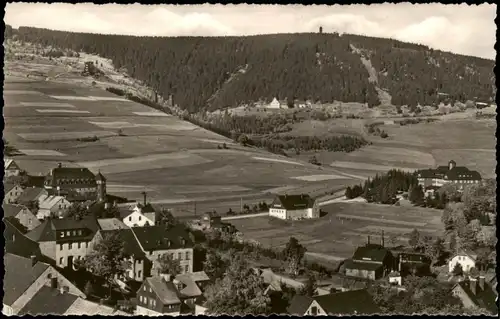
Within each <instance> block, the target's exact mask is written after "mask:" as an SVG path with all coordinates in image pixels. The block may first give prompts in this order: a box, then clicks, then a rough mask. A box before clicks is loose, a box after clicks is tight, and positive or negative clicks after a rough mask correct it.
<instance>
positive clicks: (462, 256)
mask: <svg viewBox="0 0 500 319" xmlns="http://www.w3.org/2000/svg"><path fill="white" fill-rule="evenodd" d="M476 260H477V255H476V254H474V253H470V252H466V251H462V252H459V253H458V254H455V256H453V258H451V259H450V261H449V262H448V270H449V272H450V273H452V272H453V269H455V266H456V265H457V264H459V265H460V266H462V270H463V271H464V272H469V271H470V270H471V269H472V268H475V267H476Z"/></svg>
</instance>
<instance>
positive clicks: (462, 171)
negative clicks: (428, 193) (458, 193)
mask: <svg viewBox="0 0 500 319" xmlns="http://www.w3.org/2000/svg"><path fill="white" fill-rule="evenodd" d="M417 179H418V184H419V185H421V186H422V187H423V188H424V189H425V188H427V187H429V186H437V187H441V186H443V185H446V184H456V185H458V186H459V187H460V188H463V186H464V185H468V184H478V183H479V182H481V174H479V172H477V171H471V170H469V169H468V168H467V167H465V166H457V163H456V162H455V161H453V160H451V161H450V162H449V163H448V166H438V168H436V169H425V170H419V171H418V172H417Z"/></svg>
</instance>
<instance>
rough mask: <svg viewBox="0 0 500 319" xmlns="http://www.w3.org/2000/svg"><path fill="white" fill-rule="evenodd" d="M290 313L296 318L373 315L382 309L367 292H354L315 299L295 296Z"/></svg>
mask: <svg viewBox="0 0 500 319" xmlns="http://www.w3.org/2000/svg"><path fill="white" fill-rule="evenodd" d="M288 313H289V314H290V315H295V316H320V315H323V316H325V315H330V316H335V315H373V314H377V313H380V309H379V308H378V306H377V305H376V304H375V302H374V301H373V297H372V296H371V295H370V294H369V293H368V291H367V290H352V291H345V292H336V293H331V294H326V295H322V296H315V297H308V296H302V295H295V296H294V297H293V298H292V300H291V301H290V306H289V307H288Z"/></svg>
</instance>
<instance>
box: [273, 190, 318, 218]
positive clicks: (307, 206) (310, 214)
mask: <svg viewBox="0 0 500 319" xmlns="http://www.w3.org/2000/svg"><path fill="white" fill-rule="evenodd" d="M269 216H272V217H277V218H280V219H303V218H319V216H320V209H319V206H318V204H317V203H316V201H315V200H314V199H313V198H311V197H310V196H309V195H307V194H300V195H279V196H276V198H275V199H274V201H273V203H272V204H271V206H270V207H269Z"/></svg>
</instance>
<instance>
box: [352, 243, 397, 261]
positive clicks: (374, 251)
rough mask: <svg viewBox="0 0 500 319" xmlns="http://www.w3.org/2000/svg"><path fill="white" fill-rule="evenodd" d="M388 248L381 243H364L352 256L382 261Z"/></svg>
mask: <svg viewBox="0 0 500 319" xmlns="http://www.w3.org/2000/svg"><path fill="white" fill-rule="evenodd" d="M387 254H390V252H389V250H387V249H386V248H385V247H382V246H381V245H377V244H366V245H365V246H361V247H358V248H357V249H356V251H355V252H354V255H353V256H352V259H353V260H371V261H378V262H382V261H383V260H384V258H385V257H386V255H387Z"/></svg>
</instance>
